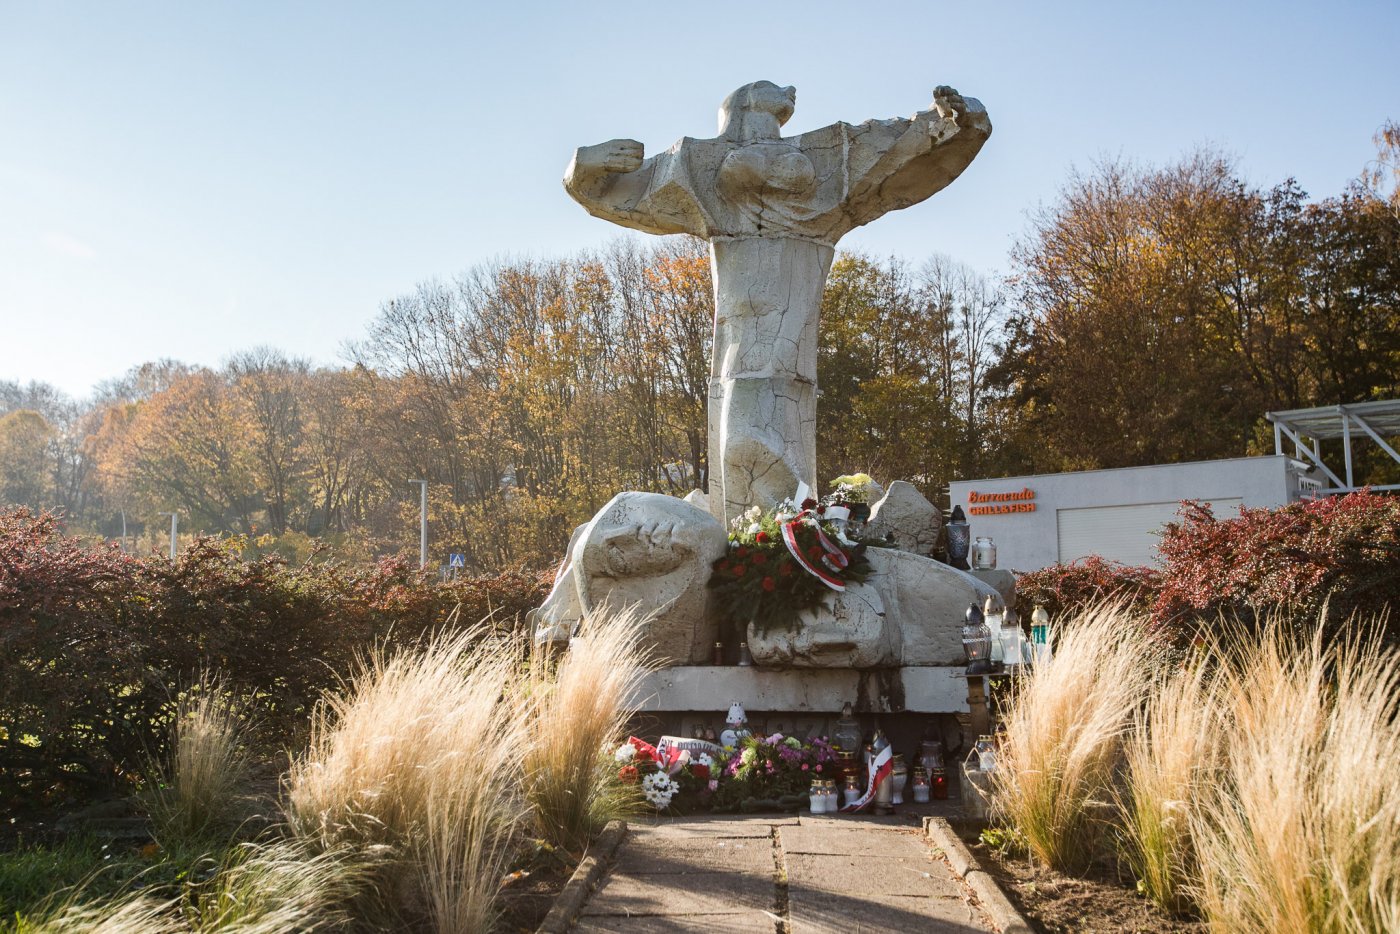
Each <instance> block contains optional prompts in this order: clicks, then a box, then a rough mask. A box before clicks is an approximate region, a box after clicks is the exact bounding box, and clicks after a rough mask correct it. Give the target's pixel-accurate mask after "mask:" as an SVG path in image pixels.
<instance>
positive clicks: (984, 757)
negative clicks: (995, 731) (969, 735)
mask: <svg viewBox="0 0 1400 934" xmlns="http://www.w3.org/2000/svg"><path fill="white" fill-rule="evenodd" d="M976 750H977V767H978V768H979V769H981V770H982V771H983V772H994V771H996V767H997V744H996V740H995V739H993V738H992V737H991V736H990V735H987V734H985V733H984V734H983V735H981V736H979V737H977V746H976Z"/></svg>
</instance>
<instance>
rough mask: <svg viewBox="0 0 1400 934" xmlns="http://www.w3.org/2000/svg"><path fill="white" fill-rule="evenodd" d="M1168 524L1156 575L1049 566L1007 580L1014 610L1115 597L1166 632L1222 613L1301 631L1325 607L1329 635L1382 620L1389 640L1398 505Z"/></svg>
mask: <svg viewBox="0 0 1400 934" xmlns="http://www.w3.org/2000/svg"><path fill="white" fill-rule="evenodd" d="M1179 516H1180V519H1179V521H1177V522H1173V523H1169V524H1168V525H1167V526H1166V528H1165V529H1164V530H1163V532H1162V537H1161V543H1160V545H1159V547H1158V551H1159V554H1160V555H1161V558H1162V566H1161V568H1160V569H1154V568H1144V567H1131V566H1127V565H1123V564H1118V563H1117V562H1113V561H1106V560H1104V559H1102V558H1087V559H1082V560H1080V561H1076V562H1073V563H1071V564H1057V565H1051V566H1050V567H1046V568H1042V569H1041V570H1038V571H1033V572H1030V573H1027V574H1022V575H1020V576H1019V578H1018V582H1017V587H1018V591H1019V595H1018V601H1019V603H1020V604H1021V606H1022V607H1024V608H1027V609H1029V608H1030V607H1032V606H1033V605H1034V604H1036V603H1041V604H1044V605H1045V607H1046V609H1047V610H1049V611H1050V612H1051V614H1052V615H1056V616H1058V615H1061V614H1064V613H1067V612H1071V611H1073V610H1075V609H1078V608H1082V607H1083V606H1085V605H1087V604H1089V603H1092V602H1095V601H1097V600H1100V599H1103V598H1105V597H1121V598H1124V599H1126V600H1128V601H1129V602H1130V603H1131V604H1133V605H1135V606H1136V607H1137V608H1138V609H1140V610H1142V611H1143V612H1146V613H1148V614H1150V615H1151V616H1152V618H1153V619H1154V620H1155V621H1156V623H1157V624H1158V625H1160V626H1162V627H1166V628H1168V629H1171V630H1174V631H1178V632H1187V631H1190V630H1191V629H1193V628H1194V627H1195V626H1196V625H1198V624H1200V623H1201V622H1207V623H1209V622H1210V621H1213V620H1216V619H1219V618H1220V616H1221V615H1222V614H1224V615H1227V616H1232V617H1235V618H1237V619H1240V620H1242V621H1244V622H1246V623H1253V622H1255V621H1258V620H1260V619H1262V618H1263V617H1264V616H1267V615H1269V614H1271V613H1275V612H1279V611H1282V612H1284V613H1286V614H1287V615H1288V616H1289V617H1290V618H1291V619H1295V620H1308V621H1313V620H1317V619H1319V617H1320V614H1321V612H1322V610H1323V608H1324V607H1325V608H1326V610H1327V620H1328V623H1327V624H1328V625H1331V626H1341V625H1345V623H1346V621H1347V620H1348V619H1350V618H1351V617H1352V616H1353V615H1355V616H1356V617H1357V618H1363V619H1370V618H1375V617H1382V616H1386V615H1387V614H1388V617H1389V618H1388V620H1387V629H1386V633H1387V636H1388V638H1390V639H1391V640H1392V641H1400V498H1396V497H1394V496H1388V495H1384V494H1379V493H1374V492H1371V491H1369V490H1361V491H1358V492H1355V493H1350V494H1347V495H1345V496H1335V497H1329V498H1326V499H1318V500H1306V501H1301V502H1297V503H1291V504H1289V505H1287V506H1283V507H1281V508H1277V509H1265V508H1258V509H1249V508H1241V509H1240V510H1239V514H1238V515H1237V516H1234V517H1228V518H1220V517H1217V516H1215V515H1214V513H1212V511H1211V509H1210V507H1209V506H1207V505H1205V504H1202V503H1197V502H1190V501H1188V502H1185V503H1182V506H1181V511H1180V513H1179ZM1023 615H1024V614H1023ZM1309 625H1311V622H1310V623H1309Z"/></svg>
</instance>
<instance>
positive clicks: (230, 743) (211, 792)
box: [147, 675, 251, 850]
mask: <svg viewBox="0 0 1400 934" xmlns="http://www.w3.org/2000/svg"><path fill="white" fill-rule="evenodd" d="M248 733H249V718H248V711H247V709H246V707H245V706H244V705H243V704H241V703H239V702H238V701H237V700H235V699H234V698H232V696H231V695H230V694H229V692H228V691H227V689H226V688H225V685H224V683H223V682H222V681H220V680H218V679H217V678H215V677H212V676H209V675H205V676H204V677H202V678H201V679H200V680H199V681H198V682H197V683H196V684H195V685H194V687H193V688H191V689H190V690H189V691H188V692H186V693H185V695H184V696H183V697H181V698H180V699H179V701H178V702H177V703H176V705H175V719H174V722H173V723H172V724H171V727H170V751H169V756H168V759H167V760H166V761H165V762H163V763H160V764H158V765H156V766H155V767H154V768H153V769H152V772H153V773H154V774H153V779H154V782H153V784H154V786H155V787H154V788H153V789H152V791H151V793H150V795H149V798H148V801H147V809H148V811H149V812H150V816H151V823H152V828H153V831H154V835H155V837H156V839H157V840H158V841H160V843H161V845H162V846H163V847H165V849H167V850H179V849H182V848H188V847H190V846H192V845H196V844H198V843H199V842H200V841H201V840H204V839H205V838H208V837H211V836H215V835H218V834H220V833H227V832H229V831H231V830H232V829H233V828H234V827H235V826H236V825H237V824H238V822H239V819H240V818H241V817H242V816H244V815H243V813H242V806H243V801H242V800H241V798H240V795H241V794H242V793H243V792H244V786H245V785H246V783H247V781H248V775H249V766H250V761H251V760H250V757H249V754H248V749H247V739H248Z"/></svg>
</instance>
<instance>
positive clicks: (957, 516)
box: [946, 506, 972, 571]
mask: <svg viewBox="0 0 1400 934" xmlns="http://www.w3.org/2000/svg"><path fill="white" fill-rule="evenodd" d="M946 528H947V530H948V563H949V564H951V565H952V566H953V567H955V568H957V569H958V570H960V571H966V570H967V569H968V567H967V553H968V549H969V548H970V547H971V545H972V528H971V526H969V525H968V524H967V516H965V515H963V510H962V507H961V506H954V507H953V516H952V518H950V519H949V520H948V525H947V526H946Z"/></svg>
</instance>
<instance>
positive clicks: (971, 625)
mask: <svg viewBox="0 0 1400 934" xmlns="http://www.w3.org/2000/svg"><path fill="white" fill-rule="evenodd" d="M962 642H963V651H964V652H966V653H967V673H968V674H970V675H985V674H987V673H988V672H989V671H991V668H992V664H991V653H992V633H991V630H989V629H988V628H987V623H986V620H985V618H984V617H983V616H982V611H981V610H980V609H978V607H977V604H975V603H970V604H968V606H967V622H966V623H965V624H964V625H963V629H962Z"/></svg>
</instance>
